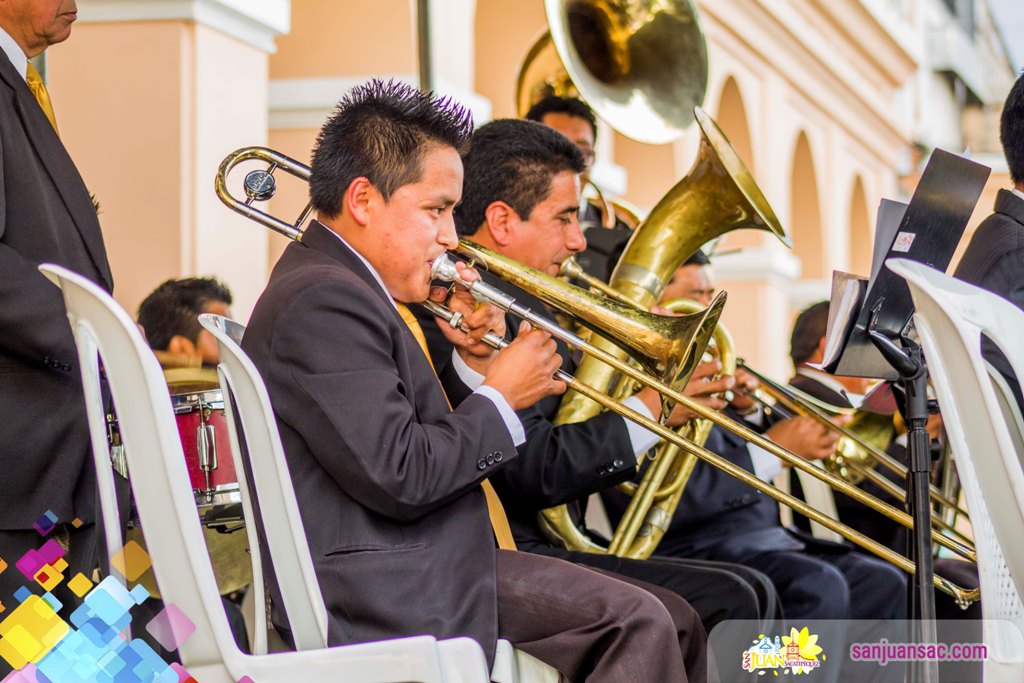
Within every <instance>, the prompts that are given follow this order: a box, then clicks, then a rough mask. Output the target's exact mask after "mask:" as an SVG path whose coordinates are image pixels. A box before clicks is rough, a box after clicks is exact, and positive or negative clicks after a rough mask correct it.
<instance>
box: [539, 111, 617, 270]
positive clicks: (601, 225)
mask: <svg viewBox="0 0 1024 683" xmlns="http://www.w3.org/2000/svg"><path fill="white" fill-rule="evenodd" d="M525 118H526V119H527V120H528V121H536V122H537V123H543V124H544V125H545V126H548V127H549V128H554V129H555V130H557V131H558V132H559V133H561V134H562V135H564V136H565V137H567V138H569V139H570V140H571V141H572V142H573V143H575V144H576V146H577V147H579V149H580V153H581V154H582V155H583V163H584V168H583V171H582V172H581V174H580V184H581V185H582V186H584V187H586V185H587V183H588V182H589V181H590V171H591V169H592V168H593V166H594V161H595V159H596V156H595V153H594V145H595V144H596V142H597V117H596V116H595V115H594V111H593V110H592V109H591V108H590V106H589V105H588V104H587V103H586V102H584V101H583V100H580V99H577V98H574V97H557V96H551V97H545V98H544V99H542V100H540V101H539V102H537V103H536V104H535V105H533V106H532V107H530V110H529V111H528V112H526V117H525ZM607 199H608V198H607V197H605V200H606V201H605V202H599V201H597V200H595V199H588V198H584V199H583V201H582V203H581V206H580V209H579V225H580V230H581V231H582V232H583V233H584V234H585V235H586V237H587V246H586V248H585V249H583V250H581V251H580V252H579V253H578V254H577V256H576V262H577V263H578V264H579V265H580V267H581V268H583V270H584V271H586V272H587V273H588V274H590V275H593V276H594V277H599V278H605V273H606V272H609V270H610V268H611V267H613V266H614V265H615V261H617V260H618V259H612V254H614V253H621V251H622V247H623V246H625V244H626V242H628V241H629V238H630V237H632V235H633V228H634V227H636V226H635V225H630V224H629V223H627V222H626V221H624V220H623V219H622V218H621V217H620V216H619V215H618V212H617V211H616V207H615V206H614V205H613V204H612V203H611V202H610V201H607ZM609 213H610V214H611V215H609ZM631 220H632V218H631ZM609 226H610V227H609Z"/></svg>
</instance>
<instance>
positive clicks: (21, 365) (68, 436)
mask: <svg viewBox="0 0 1024 683" xmlns="http://www.w3.org/2000/svg"><path fill="white" fill-rule="evenodd" d="M74 20H75V3H74V0H64V1H59V0H8V1H6V2H2V3H0V329H2V330H3V333H2V334H0V467H2V468H3V472H4V476H3V482H4V483H3V486H2V487H0V558H3V559H4V561H5V562H7V564H8V565H10V567H9V568H8V569H7V571H5V572H3V573H0V601H2V602H3V603H4V604H6V605H8V606H10V605H12V604H14V599H13V597H12V594H13V592H14V591H15V590H16V589H17V587H18V586H19V585H22V584H27V583H31V582H30V581H27V580H25V578H24V577H20V580H19V576H18V574H19V572H18V571H17V570H16V569H15V568H14V564H15V562H17V561H18V559H20V558H21V556H22V555H23V554H24V553H25V552H26V551H27V550H29V549H33V548H37V547H39V546H40V545H41V544H42V543H43V542H44V540H45V539H44V538H43V537H42V536H41V535H40V534H39V533H37V532H36V531H35V530H33V528H32V525H33V523H35V522H36V521H37V520H38V519H39V518H40V517H41V516H42V515H43V513H45V512H46V511H47V510H49V511H51V512H53V513H54V514H55V515H56V517H57V520H58V526H57V528H56V529H54V531H52V532H51V536H50V537H55V538H57V540H58V542H60V543H62V544H63V545H64V546H65V547H66V548H67V557H66V559H67V560H68V562H69V564H70V567H69V569H68V570H67V571H68V572H70V573H68V574H67V576H68V577H69V578H70V577H71V576H74V575H75V573H77V572H79V571H81V572H84V573H85V574H86V575H87V576H90V577H91V575H92V568H93V567H94V566H95V564H96V557H95V555H96V551H95V549H96V535H95V526H94V523H95V521H96V479H95V474H94V472H93V466H92V461H91V458H90V456H89V430H88V426H87V424H86V417H85V400H84V398H83V393H82V384H81V379H80V375H79V371H78V353H77V351H76V349H75V342H74V339H73V337H72V335H71V328H70V326H69V325H68V320H67V314H66V313H65V311H64V301H63V299H62V298H61V294H60V290H58V289H57V288H56V287H55V286H54V285H53V283H51V282H49V281H48V280H47V279H46V278H45V277H43V276H42V274H41V273H39V271H38V270H37V269H36V267H37V266H38V265H39V264H40V263H44V262H50V263H57V264H60V265H62V266H65V267H67V268H70V269H71V270H74V271H76V272H78V273H81V274H83V275H84V276H85V277H88V278H89V279H91V280H93V281H94V282H96V283H97V284H99V285H100V286H101V287H103V288H104V289H105V290H107V291H110V289H111V288H112V286H113V281H112V278H111V275H110V266H109V264H108V263H107V254H106V250H105V249H104V246H103V237H102V235H101V234H100V226H99V221H97V219H96V209H95V208H94V206H93V204H92V201H91V200H90V197H89V192H88V191H87V190H86V188H85V183H83V182H82V178H81V177H80V176H79V174H78V171H77V170H76V169H75V165H74V163H73V162H72V160H71V157H70V156H68V152H67V150H66V149H65V148H64V146H63V145H62V144H61V141H60V138H59V137H58V135H57V131H56V129H55V127H54V126H55V124H54V123H52V122H51V120H50V119H49V118H48V115H49V116H52V108H51V107H50V105H49V96H48V94H46V93H45V89H44V88H42V85H41V81H39V80H38V76H39V75H38V73H37V72H36V71H35V68H34V67H32V65H31V64H29V63H28V61H27V60H28V58H30V57H35V56H37V55H39V54H41V53H42V52H43V51H44V50H45V49H46V48H47V47H49V46H50V45H53V44H55V43H59V42H61V41H62V40H65V39H66V38H67V37H68V36H69V35H70V33H71V23H72V22H73V21H74ZM30 88H31V89H30ZM33 89H34V90H35V91H36V92H37V93H38V95H34V94H33ZM41 103H43V104H41ZM44 105H45V106H46V110H44ZM65 597H66V598H67V599H68V600H69V603H68V604H73V602H74V601H75V600H77V598H75V596H73V595H72V594H71V593H70V592H68V593H67V595H66V596H62V598H61V599H62V600H63V599H65ZM4 667H6V664H5V663H3V662H0V668H4ZM0 674H2V672H0Z"/></svg>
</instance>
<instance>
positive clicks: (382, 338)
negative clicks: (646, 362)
mask: <svg viewBox="0 0 1024 683" xmlns="http://www.w3.org/2000/svg"><path fill="white" fill-rule="evenodd" d="M471 131H472V123H471V119H470V116H469V113H468V111H467V110H465V109H464V108H462V107H461V106H459V105H457V104H456V103H453V102H451V101H449V100H438V99H435V98H434V97H433V96H431V95H427V94H423V93H420V92H419V91H417V90H415V89H413V88H411V87H409V86H406V85H402V84H397V83H393V82H392V83H382V82H380V81H372V82H370V83H368V84H365V85H362V86H359V87H356V88H354V89H353V90H351V91H350V92H349V94H348V95H346V97H345V98H344V99H343V100H342V101H341V102H340V104H339V106H338V108H337V109H336V110H335V112H334V113H333V115H332V116H331V117H330V118H329V119H328V121H327V123H326V124H325V125H324V127H323V129H322V130H321V132H320V135H319V137H318V140H317V145H316V148H315V150H314V152H313V164H312V174H311V177H310V193H311V198H312V202H313V206H314V209H315V211H316V215H317V218H316V219H315V220H313V221H311V222H310V224H309V225H308V226H307V227H306V229H305V231H304V233H303V237H302V241H301V242H294V243H293V244H291V245H289V246H288V248H287V249H285V251H284V253H283V255H282V256H281V259H280V260H279V261H278V263H277V265H276V266H275V268H274V270H273V273H272V275H271V277H270V282H269V283H268V285H267V288H266V290H265V291H264V292H263V295H262V296H261V297H260V299H259V301H258V302H257V304H256V308H255V310H254V311H253V314H252V318H251V321H250V323H249V326H248V329H247V331H246V333H245V336H244V338H243V340H242V347H243V349H245V351H246V352H247V353H248V354H249V356H250V357H251V358H252V360H253V362H254V363H255V365H256V367H257V368H258V369H259V371H260V374H261V375H262V376H263V379H264V381H265V382H266V385H267V390H268V393H269V395H270V399H271V402H272V404H273V407H274V412H275V416H276V418H277V425H278V429H279V430H280V433H281V439H282V442H283V445H284V451H285V456H286V458H287V460H288V465H289V469H290V472H291V474H292V479H293V483H294V487H295V493H296V497H297V499H298V506H299V512H300V514H301V516H302V521H303V523H304V527H305V533H306V538H307V541H308V543H309V549H310V552H311V554H312V557H313V564H314V568H315V571H316V575H317V579H318V581H319V584H320V589H321V592H322V594H323V598H324V602H325V605H326V608H327V621H328V642H329V644H331V645H340V644H344V643H353V642H361V641H368V640H379V639H385V638H394V637H398V636H407V635H419V634H429V635H433V636H435V637H438V638H451V637H455V636H469V637H472V638H474V639H475V640H476V641H477V642H479V643H480V645H481V646H482V647H483V649H484V652H485V653H486V655H487V658H488V660H489V661H493V658H494V651H495V644H496V639H497V638H498V637H503V638H507V639H508V640H510V641H511V642H512V643H513V644H514V645H516V646H517V647H519V648H521V649H522V650H524V651H526V652H528V653H530V654H532V655H534V656H535V657H537V658H539V659H541V660H542V661H545V662H547V663H548V664H550V665H552V666H553V667H555V668H556V669H558V670H559V671H560V672H561V673H562V674H563V675H564V676H566V678H568V679H569V680H587V681H628V680H644V681H647V680H676V681H685V680H686V675H685V673H684V670H683V662H682V656H681V654H680V652H679V648H678V645H677V643H676V632H675V628H674V625H673V623H672V622H671V620H670V617H669V614H668V612H667V611H666V610H665V608H664V607H663V605H662V603H660V602H659V601H657V600H656V599H654V598H653V597H652V596H650V594H648V593H646V592H644V591H642V590H640V589H638V588H635V587H633V586H630V585H627V584H625V583H622V582H619V581H615V580H613V579H611V578H608V577H606V576H603V575H600V574H597V573H595V572H591V571H588V570H585V569H582V568H579V567H576V566H574V565H571V564H569V563H566V562H561V561H558V560H555V559H552V558H545V557H539V556H536V555H532V554H530V553H520V552H512V551H511V550H510V549H505V548H506V547H508V544H507V543H506V540H505V535H506V533H507V524H504V525H503V522H502V520H503V515H502V514H501V510H500V502H498V501H497V499H496V498H492V497H491V495H490V494H489V493H488V490H489V485H487V484H486V479H487V478H488V477H491V476H493V475H495V474H496V473H498V472H500V471H501V470H503V469H504V468H506V467H508V466H509V465H510V464H512V463H514V462H515V461H516V460H517V459H518V457H519V452H518V449H517V445H518V444H521V443H522V441H523V437H522V433H523V432H522V423H521V422H520V420H519V418H518V417H516V415H515V412H514V411H515V410H516V409H522V408H525V407H527V406H529V405H531V404H533V403H534V402H536V401H537V400H538V399H540V398H542V397H545V396H548V395H551V394H557V393H560V392H561V391H564V389H565V385H564V383H563V382H560V381H556V380H554V379H553V373H554V371H555V369H556V368H557V365H558V362H557V358H556V357H555V349H554V344H553V343H552V342H551V340H550V338H549V336H548V335H547V334H546V333H544V332H542V331H540V330H525V329H524V330H523V331H521V332H520V334H519V336H518V337H517V338H516V340H515V341H514V342H513V343H512V344H510V345H509V346H508V347H507V348H505V349H504V350H503V351H501V352H500V353H495V352H494V351H493V350H492V349H490V348H489V347H487V346H485V345H483V344H481V343H479V342H478V341H477V340H479V339H480V335H482V334H483V333H485V332H487V331H489V330H493V331H495V332H496V333H498V334H503V333H504V332H505V330H504V324H503V321H504V319H503V317H502V315H501V313H500V311H499V310H498V309H496V308H494V307H493V306H490V305H485V306H480V307H477V306H475V302H473V299H472V297H471V296H470V295H469V293H468V292H467V291H465V290H462V291H460V292H458V293H456V295H455V296H454V297H453V298H452V302H451V306H452V308H453V309H455V310H456V311H458V312H460V313H463V314H464V316H465V319H464V324H465V325H467V326H468V328H469V330H470V333H469V334H463V333H462V332H457V331H455V330H454V329H452V328H450V327H449V328H447V334H448V335H449V336H448V338H449V340H450V341H451V342H452V344H454V345H455V347H456V352H455V354H456V356H457V358H452V359H451V362H450V363H448V364H447V365H446V366H445V367H444V368H439V372H438V373H437V374H435V372H434V369H433V368H432V367H431V364H430V360H429V358H428V356H427V355H426V354H425V353H424V350H425V344H424V343H423V342H421V341H420V340H421V339H422V331H421V330H420V328H419V325H418V324H416V321H415V318H414V317H413V316H412V314H411V313H410V312H409V311H408V309H407V308H406V306H405V304H410V305H411V304H415V303H416V302H422V301H424V300H425V299H426V298H427V296H428V293H429V291H430V288H429V285H430V277H431V270H432V263H433V261H434V260H435V259H437V258H439V257H441V256H442V255H443V254H444V252H445V250H446V249H451V248H454V247H455V246H456V234H455V229H454V224H453V220H452V211H453V209H454V207H455V205H456V204H457V203H458V202H459V200H460V198H461V196H462V176H463V170H462V162H461V160H460V157H459V152H460V150H462V149H463V148H464V146H465V145H466V143H467V142H468V140H469V135H470V133H471ZM461 272H462V273H463V277H465V278H466V279H467V280H468V279H474V278H475V277H476V274H475V272H474V271H472V269H469V268H464V269H462V271H461ZM471 370H473V371H471ZM474 371H475V372H474ZM439 379H440V382H439ZM442 385H443V386H444V388H445V389H447V390H448V392H449V395H451V396H453V397H457V398H459V399H462V400H461V401H458V405H457V406H456V407H455V409H454V410H452V409H451V407H450V406H449V404H448V402H447V400H446V398H445V393H444V391H443V390H442ZM488 499H491V505H489V504H488ZM489 509H490V511H491V512H492V514H493V522H494V530H493V531H492V528H491V524H489V520H488V511H489ZM494 532H497V533H498V538H499V540H500V541H501V543H502V549H500V550H496V549H495V544H494ZM268 585H269V587H270V593H271V596H272V605H273V614H272V616H273V621H274V623H275V625H277V626H278V627H279V628H282V629H283V628H285V627H286V623H287V622H286V619H285V615H284V614H283V613H282V612H281V609H280V608H281V599H280V591H279V589H278V587H277V583H276V580H275V578H274V577H273V575H271V576H270V578H269V581H268Z"/></svg>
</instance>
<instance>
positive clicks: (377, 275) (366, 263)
mask: <svg viewBox="0 0 1024 683" xmlns="http://www.w3.org/2000/svg"><path fill="white" fill-rule="evenodd" d="M317 222H318V223H319V221H317ZM320 225H323V223H320ZM324 230H326V231H327V232H329V233H331V234H332V235H334V236H335V237H337V238H338V239H339V240H340V241H341V243H342V244H344V245H345V246H346V247H347V248H348V250H349V251H351V252H352V253H353V254H355V255H356V258H358V259H359V260H360V261H362V262H363V265H364V266H366V269H367V270H368V271H370V275H372V276H373V279H374V280H376V281H377V284H378V285H380V289H381V291H382V292H384V294H385V295H386V296H387V298H388V301H390V302H391V305H392V306H394V307H395V310H398V306H397V305H396V304H395V300H394V299H393V298H392V296H391V293H390V292H389V291H388V288H387V287H386V286H385V285H384V280H382V279H381V277H380V273H378V272H377V269H376V268H374V267H373V266H372V265H370V262H369V261H367V260H366V258H365V257H364V256H363V255H362V254H360V253H359V252H358V251H356V249H355V247H353V246H352V245H351V244H349V243H348V242H346V241H345V238H344V237H342V236H341V235H339V234H338V233H336V232H334V231H333V230H331V229H330V228H328V227H327V226H326V225H324Z"/></svg>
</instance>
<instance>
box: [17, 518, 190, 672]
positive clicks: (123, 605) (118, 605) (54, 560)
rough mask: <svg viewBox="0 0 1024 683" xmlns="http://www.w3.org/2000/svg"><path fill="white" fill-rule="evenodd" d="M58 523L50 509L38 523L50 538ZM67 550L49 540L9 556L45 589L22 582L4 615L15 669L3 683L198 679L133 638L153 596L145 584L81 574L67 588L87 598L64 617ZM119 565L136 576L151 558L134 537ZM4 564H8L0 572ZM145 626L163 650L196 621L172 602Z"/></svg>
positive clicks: (22, 572) (23, 573)
mask: <svg viewBox="0 0 1024 683" xmlns="http://www.w3.org/2000/svg"><path fill="white" fill-rule="evenodd" d="M75 521H78V520H75ZM56 523H57V519H56V517H55V516H54V515H53V513H52V512H49V511H47V512H46V513H45V514H44V515H43V516H42V517H40V518H39V520H37V522H36V524H35V528H36V530H37V531H38V532H39V533H40V535H42V536H47V535H48V534H49V533H50V532H51V531H52V530H53V529H54V527H55V526H56ZM64 554H65V551H64V549H63V548H62V547H61V545H60V544H59V543H57V542H56V541H54V540H53V539H52V538H51V539H49V540H47V541H46V542H45V543H43V545H42V546H41V547H40V548H38V549H36V550H30V551H28V552H27V553H25V554H24V555H23V556H22V557H21V558H19V559H18V560H17V561H14V560H13V558H11V559H12V561H13V562H14V565H15V567H16V568H17V571H18V572H19V573H20V575H21V576H24V577H25V579H26V581H27V582H29V583H28V586H31V585H36V586H39V587H40V588H42V589H43V591H45V592H44V593H43V594H42V595H37V594H35V593H33V592H32V590H31V589H30V588H29V587H28V586H24V585H23V586H21V587H20V588H19V589H18V590H17V591H16V592H15V595H14V596H13V598H14V600H16V601H17V603H18V604H17V606H16V607H14V608H13V609H11V608H10V606H11V603H10V602H9V603H8V606H7V610H6V611H3V614H2V615H0V616H2V617H3V619H2V620H0V657H3V659H4V660H5V661H6V662H7V663H8V664H9V665H10V666H11V667H13V668H14V671H13V672H12V673H11V674H9V675H8V676H7V677H5V678H4V679H3V681H0V683H182V682H191V683H195V679H193V678H192V677H191V676H190V675H189V674H188V672H187V671H186V670H185V669H184V668H183V667H182V666H181V665H179V664H173V665H171V664H168V663H167V662H165V661H164V660H163V659H162V658H161V657H160V655H158V654H157V653H156V652H155V651H154V650H153V648H152V647H150V645H149V644H148V643H146V642H145V641H143V640H139V639H131V640H129V639H127V637H126V635H125V634H126V633H127V628H128V626H129V625H130V624H131V622H132V616H131V610H132V608H134V607H135V606H136V605H139V604H141V603H142V602H143V601H144V600H145V599H146V598H148V597H149V593H148V591H147V590H146V589H145V588H144V587H143V586H142V585H136V586H135V587H134V588H132V589H131V590H128V589H127V588H126V587H125V586H124V585H122V584H121V583H120V582H119V581H118V580H117V579H116V578H115V577H113V576H108V577H107V578H105V579H103V580H102V581H100V582H99V583H98V584H96V585H95V586H94V585H93V582H92V581H91V580H89V578H88V577H87V576H85V575H84V574H82V573H77V574H75V576H74V577H73V578H71V579H70V580H69V581H68V582H67V588H68V589H69V590H70V591H71V592H72V593H74V594H75V595H76V596H78V597H80V598H83V602H82V604H81V605H80V606H79V607H78V608H77V609H75V610H74V611H73V612H71V614H70V616H69V617H67V620H65V618H63V617H62V616H61V614H60V611H61V608H62V607H63V605H62V604H61V602H60V601H59V600H58V599H57V598H56V597H55V596H54V595H53V594H52V593H51V591H52V590H53V589H54V588H56V587H57V586H59V585H60V584H61V583H63V582H64V578H65V575H64V572H65V570H66V569H67V567H68V564H67V561H66V560H65V559H64ZM114 564H115V567H116V568H117V569H118V570H120V571H122V573H123V574H125V575H126V576H127V577H128V579H129V580H130V581H134V580H135V579H137V578H138V577H139V576H140V575H141V574H142V573H144V572H145V571H146V569H148V568H149V566H150V564H151V560H150V558H149V555H148V554H147V553H146V551H145V550H144V549H142V548H141V547H140V546H139V545H138V544H135V543H134V542H130V543H129V544H128V545H127V546H125V547H124V548H121V549H120V550H119V551H118V552H117V553H116V555H115V558H114ZM6 567H7V565H6V563H3V565H2V566H0V571H2V570H3V569H4V568H6ZM0 597H2V598H4V599H7V598H9V597H10V596H0ZM69 622H70V623H69ZM145 628H146V630H147V631H149V632H150V633H151V634H152V635H153V636H154V638H156V640H157V641H158V642H159V643H160V644H161V645H163V646H164V647H165V648H167V649H168V650H176V649H177V648H178V647H179V646H180V645H181V643H183V642H184V641H185V640H186V639H187V638H188V637H189V636H190V635H191V634H192V633H193V632H194V631H195V624H193V623H192V622H191V621H190V620H189V619H188V618H187V617H186V616H185V615H184V614H182V612H181V610H179V609H178V608H177V607H176V606H174V605H172V604H168V605H166V606H165V608H164V609H163V611H161V612H160V614H158V615H157V616H156V617H155V618H154V619H152V620H151V621H150V622H149V623H148V624H145Z"/></svg>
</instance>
